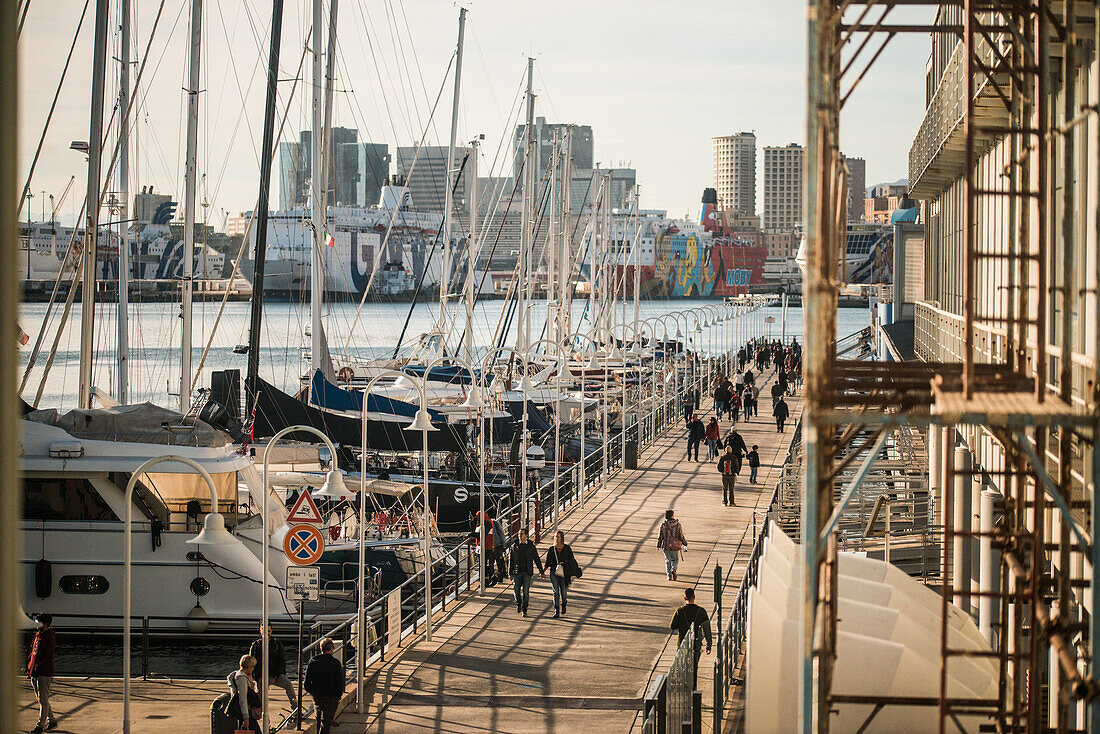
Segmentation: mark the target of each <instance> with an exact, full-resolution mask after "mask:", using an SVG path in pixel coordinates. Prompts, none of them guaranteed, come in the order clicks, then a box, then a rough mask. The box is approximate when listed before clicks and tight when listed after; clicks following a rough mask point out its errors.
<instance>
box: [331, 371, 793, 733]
mask: <svg viewBox="0 0 1100 734" xmlns="http://www.w3.org/2000/svg"><path fill="white" fill-rule="evenodd" d="M772 379H773V375H771V374H770V372H769V374H768V375H767V381H766V382H765V384H764V385H763V387H762V390H761V398H762V399H761V403H762V409H761V415H759V416H757V417H755V418H753V419H752V420H750V421H748V422H741V423H739V424H738V430H739V431H740V432H741V434H742V436H743V437H744V439H745V442H746V443H747V444H748V445H749V447H750V448H751V446H752V445H753V444H758V445H759V446H760V456H761V464H762V466H761V469H760V475H759V477H758V483H757V484H756V485H749V483H748V466H747V464H746V465H745V467H744V469H743V471H742V474H741V476H740V477H739V479H738V491H737V506H736V507H732V508H729V507H723V505H722V493H721V480H720V476H719V474H718V472H717V469H716V467H715V464H714V462H708V461H701V462H699V463H695V462H694V461H686V460H685V458H684V449H685V444H686V440H685V431H684V430H683V428H680V427H678V428H674V429H672V430H670V431H668V432H666V434H664V435H663V436H661V437H660V438H658V440H657V441H656V442H655V443H654V444H653V445H651V447H650V448H649V449H648V450H647V451H646V453H645V454H644V455H643V456H642V457H641V459H640V461H639V469H638V470H636V471H626V472H622V473H620V474H618V475H616V476H614V477H612V478H611V479H610V480H609V482H608V483H607V486H606V487H605V488H602V489H600V490H599V491H597V492H595V493H594V494H593V495H592V496H590V498H589V499H588V501H587V502H586V504H585V506H584V507H583V508H580V509H578V510H577V511H575V512H574V513H572V514H571V515H569V516H568V517H566V518H564V519H563V521H562V530H563V531H564V532H565V534H566V542H568V543H570V544H571V545H572V546H573V549H574V552H575V553H576V555H577V558H578V561H579V562H580V564H581V566H582V567H583V568H584V577H583V578H582V579H579V580H577V581H576V582H574V584H573V585H572V587H571V588H570V590H569V594H570V600H569V611H568V614H567V615H566V616H565V617H564V618H561V619H553V617H552V615H553V598H552V591H551V588H550V583H549V580H548V579H536V581H535V584H534V586H533V587H532V590H531V595H532V598H531V608H530V615H531V616H530V617H529V618H524V617H522V616H520V615H519V614H518V613H517V612H516V607H515V604H514V602H513V601H512V594H511V589H510V587H508V586H505V587H504V588H501V587H499V586H498V587H494V588H493V589H491V590H490V592H489V593H488V594H487V595H486V596H485V597H484V598H477V597H473V598H472V599H471V600H470V601H468V602H467V603H465V604H462V605H459V606H457V607H455V608H454V610H453V611H452V612H450V613H448V614H447V615H446V616H445V617H442V618H441V619H440V621H439V622H438V626H437V628H436V631H435V635H434V639H433V640H432V642H431V643H430V644H428V643H425V642H423V641H420V642H418V643H417V644H416V645H414V646H412V647H410V648H409V649H407V650H405V651H404V652H403V653H402V654H401V655H399V656H398V657H397V658H396V659H395V660H391V661H389V662H388V663H387V664H386V665H385V666H383V667H382V668H380V669H379V670H378V671H377V675H376V677H375V678H374V679H373V681H372V684H371V685H370V687H369V689H368V691H367V695H366V696H365V699H366V702H369V711H368V712H367V713H366V714H365V715H356V714H354V713H353V711H354V706H349V708H348V710H347V711H345V712H344V713H343V714H342V715H341V717H340V723H341V731H343V732H345V733H347V732H364V731H370V732H406V731H434V732H565V731H581V732H583V731H586V728H587V730H588V731H628V730H630V729H631V728H635V727H636V726H637V725H638V724H639V723H640V722H639V721H638V717H637V712H638V709H639V707H640V702H641V698H642V696H643V695H644V692H645V689H646V687H647V685H648V683H649V681H650V680H651V678H652V676H653V675H654V673H655V671H660V672H663V671H664V670H666V669H667V665H668V662H669V661H670V660H671V656H672V654H673V653H674V652H675V641H674V640H673V639H672V638H671V637H670V630H669V628H668V623H669V620H670V618H671V616H672V613H673V611H674V610H675V609H676V607H677V606H679V605H680V604H681V603H682V597H683V590H684V588H685V587H686V586H688V585H689V584H690V585H692V586H695V587H696V590H697V595H698V600H699V602H700V603H701V604H702V605H704V606H705V607H706V608H707V609H708V610H709V609H711V608H712V606H713V602H714V590H713V574H714V571H713V569H714V564H715V563H720V564H721V565H722V567H723V575H724V576H725V578H726V586H725V592H726V593H725V601H724V608H725V609H727V610H728V609H729V607H730V604H732V601H733V599H734V597H735V595H736V589H737V583H738V582H739V580H740V574H741V573H742V572H743V570H744V561H745V560H747V558H748V554H749V552H750V550H751V545H752V530H751V524H752V522H753V517H754V511H756V510H758V509H760V510H763V509H764V508H765V507H766V505H767V502H768V499H769V498H770V495H771V487H772V485H773V484H774V481H775V479H776V478H778V475H779V469H780V466H781V464H782V461H783V458H784V457H785V455H786V447H787V444H788V442H789V440H790V437H791V433H790V431H792V430H793V428H792V427H793V426H794V425H795V424H796V423H797V419H798V416H799V415H800V413H801V399H800V398H799V397H796V398H793V399H792V398H788V403H789V404H790V407H791V412H792V417H791V420H790V421H789V422H788V428H787V432H786V433H783V434H780V433H777V432H776V429H775V423H774V421H773V419H772V418H771V400H770V397H768V396H769V395H770V393H769V388H770V384H771V380H772ZM705 404H706V405H707V406H709V404H710V401H709V400H706V401H705ZM708 415H713V412H710V413H708ZM720 425H721V427H722V430H723V434H724V432H725V430H726V429H727V428H728V426H729V422H728V421H722V422H721V424H720ZM700 456H701V457H703V458H705V456H706V447H705V445H704V447H703V448H702V451H701V452H700ZM669 507H671V508H673V509H675V510H676V515H677V517H678V518H679V519H680V520H681V522H682V523H683V526H684V532H685V535H686V537H687V540H688V547H687V551H686V553H685V559H684V561H683V562H682V563H681V565H680V570H679V581H678V582H670V581H667V580H666V578H665V566H664V557H663V555H662V554H661V553H660V552H659V551H658V550H657V548H656V542H657V531H658V528H659V527H660V524H661V521H662V520H663V518H664V511H665V510H666V509H667V508H669ZM743 539H744V542H742V540H743ZM548 541H549V538H544V542H543V543H542V545H540V551H541V552H542V554H543V555H545V552H546V549H547V548H548V547H549V546H548ZM715 632H717V626H715ZM670 640H672V641H671V642H670ZM713 661H714V656H713V654H712V655H710V656H704V657H703V660H702V661H701V662H700V685H701V687H702V689H703V691H704V695H703V701H704V715H703V720H704V728H705V730H708V731H709V730H710V729H711V719H712V714H711V711H710V705H711V700H712V694H711V690H712V687H711V679H712V676H713Z"/></svg>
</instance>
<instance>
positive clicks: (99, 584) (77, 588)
mask: <svg viewBox="0 0 1100 734" xmlns="http://www.w3.org/2000/svg"><path fill="white" fill-rule="evenodd" d="M57 585H58V587H59V588H60V589H61V590H62V591H64V592H65V593H66V594H106V593H107V589H109V588H111V585H110V584H109V583H108V582H107V579H106V578H105V577H103V576H62V577H61V580H60V581H58V582H57Z"/></svg>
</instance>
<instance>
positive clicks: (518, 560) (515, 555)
mask: <svg viewBox="0 0 1100 734" xmlns="http://www.w3.org/2000/svg"><path fill="white" fill-rule="evenodd" d="M536 566H537V567H538V569H539V576H545V575H546V572H545V571H544V570H543V568H542V561H541V560H540V559H539V549H538V548H536V547H535V544H534V543H532V542H531V541H530V540H528V538H527V530H525V529H523V528H521V529H520V531H519V541H518V542H517V543H516V544H515V545H514V546H512V557H511V559H510V561H509V563H508V573H509V575H510V576H511V577H512V585H513V593H514V594H515V597H516V611H517V612H519V613H520V614H522V615H523V616H525V617H526V616H527V607H528V605H529V604H530V602H531V582H532V581H534V580H535V567H536Z"/></svg>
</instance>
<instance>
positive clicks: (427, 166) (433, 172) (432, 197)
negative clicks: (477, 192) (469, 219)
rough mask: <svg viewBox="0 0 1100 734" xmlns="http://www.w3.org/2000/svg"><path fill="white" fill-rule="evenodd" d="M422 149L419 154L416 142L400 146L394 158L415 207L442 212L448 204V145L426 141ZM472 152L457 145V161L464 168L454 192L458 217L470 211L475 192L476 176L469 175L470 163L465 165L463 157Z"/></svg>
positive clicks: (456, 165) (424, 210) (425, 210)
mask: <svg viewBox="0 0 1100 734" xmlns="http://www.w3.org/2000/svg"><path fill="white" fill-rule="evenodd" d="M419 150H420V152H419V154H418V153H417V147H416V146H414V145H410V146H400V147H398V148H397V155H396V160H395V161H394V163H395V164H396V169H397V174H398V175H400V176H401V177H402V178H403V179H404V181H405V182H406V183H407V185H408V189H409V195H410V196H411V197H412V209H413V211H418V212H436V213H440V214H442V213H443V210H444V209H445V208H446V207H447V146H446V145H424V146H421V147H420V149H419ZM469 152H470V148H468V147H465V146H456V147H455V154H454V165H455V168H456V169H461V171H462V172H461V173H460V174H459V178H458V186H457V188H456V189H455V193H454V206H455V214H456V217H459V218H464V217H465V216H466V215H467V214H468V211H469V201H470V196H471V194H472V193H473V180H472V178H471V177H470V176H468V175H466V172H467V171H468V170H469V164H468V163H467V165H466V166H463V165H462V160H463V158H465V157H466V156H467V155H468V154H469ZM414 162H415V165H414Z"/></svg>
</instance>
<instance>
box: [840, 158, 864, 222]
mask: <svg viewBox="0 0 1100 734" xmlns="http://www.w3.org/2000/svg"><path fill="white" fill-rule="evenodd" d="M844 162H845V163H847V164H848V221H849V222H862V221H863V209H864V204H863V200H864V199H865V198H867V162H866V161H865V160H863V159H862V158H849V157H848V156H844Z"/></svg>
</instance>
